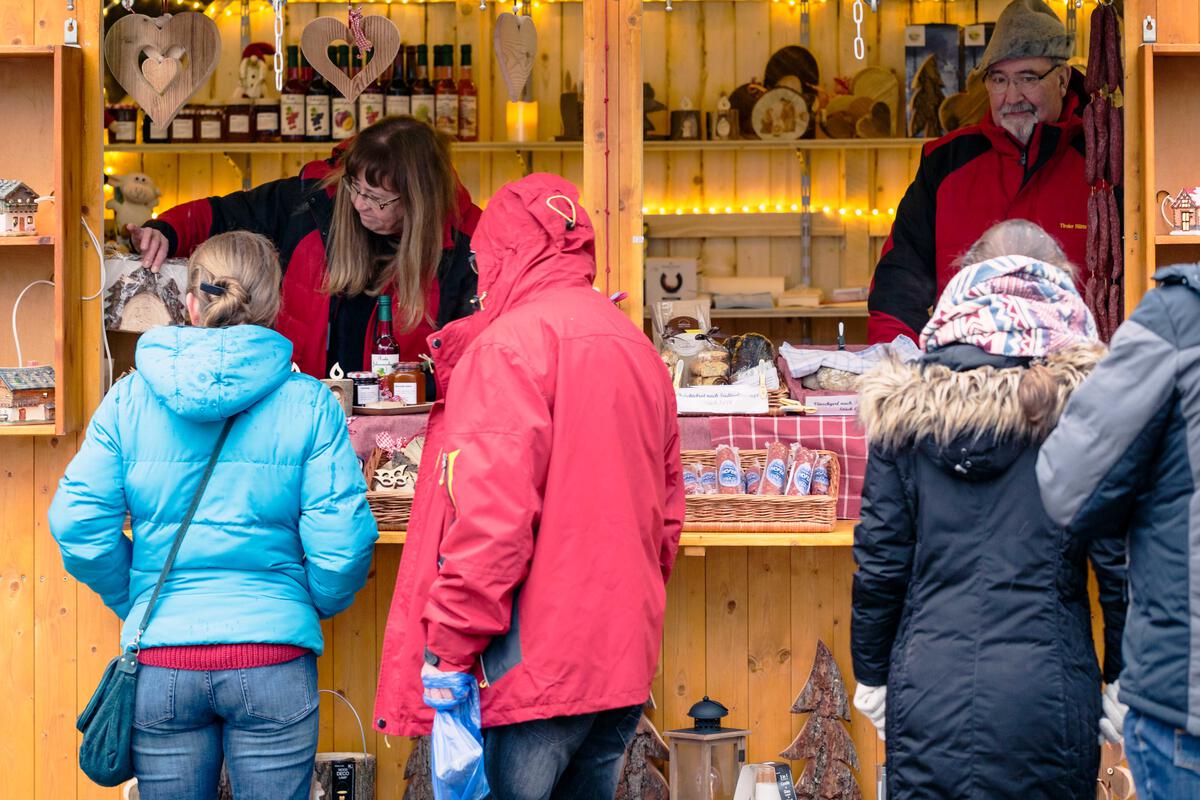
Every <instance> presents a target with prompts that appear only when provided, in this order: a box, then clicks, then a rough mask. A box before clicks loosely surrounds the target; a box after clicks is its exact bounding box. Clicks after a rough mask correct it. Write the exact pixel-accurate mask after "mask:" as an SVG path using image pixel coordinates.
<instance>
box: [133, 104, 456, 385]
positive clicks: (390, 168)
mask: <svg viewBox="0 0 1200 800" xmlns="http://www.w3.org/2000/svg"><path fill="white" fill-rule="evenodd" d="M479 213H480V212H479V209H478V208H477V207H475V206H474V205H473V204H472V203H471V198H470V196H469V195H468V194H467V191H466V189H464V188H463V187H462V185H461V184H460V183H458V180H457V178H456V176H455V173H454V168H453V166H452V165H451V163H450V145H449V142H448V140H447V139H446V137H445V136H444V135H443V134H440V133H438V132H437V131H435V130H434V129H433V128H431V127H430V126H429V125H426V124H425V123H423V122H420V121H418V120H416V119H413V118H411V117H390V118H388V119H384V120H381V121H380V122H377V123H375V124H374V125H372V126H370V127H369V128H366V129H365V130H363V131H362V132H361V133H360V134H358V136H356V137H355V138H354V139H353V140H351V141H350V143H349V144H348V146H346V148H345V150H340V149H339V150H336V151H335V152H334V155H333V157H332V158H330V159H328V160H325V161H313V162H310V163H308V164H306V165H305V166H304V168H303V169H301V171H300V174H299V175H298V176H296V177H292V178H284V179H281V180H277V181H271V182H270V183H265V184H263V185H262V186H258V187H256V188H254V189H251V190H250V191H246V192H234V193H233V194H230V195H226V196H224V197H209V198H207V199H205V200H197V201H194V202H190V203H184V204H183V205H180V206H176V207H175V208H172V209H169V210H167V211H165V212H163V213H162V214H160V215H159V216H158V219H156V220H153V221H150V222H147V223H145V225H144V226H141V227H138V226H130V229H129V234H130V239H131V241H132V242H133V244H134V247H136V248H137V249H138V251H139V252H140V253H141V254H142V258H143V261H144V262H145V263H146V264H147V265H148V266H150V267H151V268H152V269H158V267H159V265H161V264H162V262H163V260H164V259H165V258H167V257H169V256H170V257H175V256H179V257H186V256H188V255H190V254H191V252H192V251H193V250H194V249H195V248H196V246H197V245H199V244H200V243H201V242H203V241H204V240H206V239H208V238H209V237H210V236H215V235H217V234H219V233H224V232H225V231H231V230H248V231H253V232H255V233H260V234H262V235H264V236H266V237H267V238H268V239H270V240H271V241H272V242H273V243H274V245H275V247H276V248H277V249H278V250H279V254H280V261H281V262H282V263H283V270H284V273H283V306H282V308H281V309H280V311H279V319H278V321H277V322H276V323H275V330H277V331H279V332H280V333H282V334H283V335H284V336H286V337H287V338H288V339H289V340H291V342H292V346H293V348H294V351H295V354H294V358H295V361H296V364H297V365H299V367H300V369H301V370H302V371H303V372H305V373H307V374H309V375H313V376H315V377H318V378H323V377H326V376H327V375H328V374H329V370H330V368H331V367H332V366H333V365H334V364H339V365H340V366H341V368H342V370H343V371H345V372H353V371H357V370H362V369H370V367H371V364H370V360H371V357H370V354H371V349H372V346H373V344H374V331H375V318H376V307H377V303H376V299H377V297H378V296H379V295H385V294H386V295H389V296H390V297H391V298H392V301H393V307H394V309H395V312H394V314H393V319H394V320H395V321H396V323H397V337H396V338H397V342H398V344H399V346H400V359H401V360H402V361H417V360H418V358H419V357H420V356H421V355H422V354H424V353H426V349H425V339H426V337H427V336H428V335H429V334H431V333H433V331H434V330H435V329H438V328H441V327H443V326H444V325H446V323H448V322H450V321H451V320H455V319H459V318H460V317H464V316H467V315H468V314H470V313H471V311H472V310H473V309H472V307H471V298H472V297H474V295H475V284H476V276H475V271H474V268H473V266H472V264H471V239H470V237H471V234H472V233H473V232H474V230H475V224H476V223H477V222H478V221H479Z"/></svg>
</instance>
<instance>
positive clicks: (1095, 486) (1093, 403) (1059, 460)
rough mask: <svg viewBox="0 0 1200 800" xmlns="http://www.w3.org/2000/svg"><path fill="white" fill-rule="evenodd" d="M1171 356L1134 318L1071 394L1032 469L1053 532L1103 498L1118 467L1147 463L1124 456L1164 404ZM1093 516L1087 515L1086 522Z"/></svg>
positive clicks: (1168, 390)
mask: <svg viewBox="0 0 1200 800" xmlns="http://www.w3.org/2000/svg"><path fill="white" fill-rule="evenodd" d="M1175 355H1176V351H1175V347H1174V346H1173V345H1172V344H1171V343H1170V342H1168V341H1166V340H1165V339H1163V338H1162V337H1161V336H1159V335H1158V334H1157V333H1155V332H1154V331H1152V330H1150V329H1149V328H1147V327H1145V326H1144V325H1142V324H1140V323H1139V322H1138V321H1137V319H1136V315H1135V317H1134V318H1131V319H1129V320H1128V321H1126V322H1125V324H1124V325H1122V326H1121V328H1120V330H1118V331H1117V335H1116V336H1114V337H1113V341H1112V349H1111V351H1110V352H1109V354H1108V356H1107V357H1105V359H1104V360H1103V361H1101V362H1100V364H1099V365H1098V366H1097V367H1096V370H1095V371H1094V372H1093V373H1092V374H1091V376H1089V377H1088V379H1087V380H1086V381H1084V382H1083V384H1082V385H1081V386H1080V387H1079V388H1078V389H1077V390H1076V391H1075V394H1074V395H1073V396H1072V397H1071V400H1070V401H1069V402H1068V404H1067V408H1066V411H1065V412H1063V416H1062V418H1061V419H1060V420H1059V422H1058V426H1057V427H1056V428H1055V430H1054V432H1053V433H1052V434H1051V435H1050V437H1049V438H1048V439H1047V440H1046V442H1045V444H1044V445H1042V449H1041V452H1040V453H1039V455H1038V462H1037V477H1038V485H1039V487H1040V488H1041V493H1042V502H1043V504H1044V505H1045V506H1046V512H1047V513H1048V514H1049V515H1050V518H1051V519H1052V520H1054V521H1055V522H1056V523H1057V524H1059V525H1063V526H1072V525H1073V524H1077V523H1078V522H1079V520H1078V517H1079V515H1080V512H1081V511H1083V510H1084V506H1085V504H1087V503H1088V501H1089V500H1090V499H1091V498H1093V497H1096V496H1098V494H1099V493H1104V492H1103V489H1104V486H1103V483H1104V481H1105V479H1106V478H1108V477H1109V476H1112V475H1113V474H1114V473H1113V469H1114V467H1116V466H1118V463H1120V466H1121V470H1122V471H1124V470H1126V469H1128V470H1136V469H1138V468H1139V466H1140V465H1139V464H1136V463H1134V462H1133V461H1131V460H1130V459H1131V458H1132V459H1135V460H1136V458H1139V457H1149V455H1150V454H1149V453H1144V454H1138V453H1130V452H1129V451H1130V445H1131V444H1132V443H1133V442H1134V441H1135V440H1136V439H1137V438H1138V436H1140V435H1141V434H1142V432H1143V429H1144V428H1145V427H1146V426H1147V425H1148V424H1149V423H1150V421H1151V420H1152V419H1153V418H1154V417H1155V416H1156V414H1157V412H1158V411H1159V409H1160V408H1161V407H1162V405H1163V403H1165V402H1166V401H1167V400H1168V399H1169V398H1170V396H1171V392H1172V390H1173V387H1174V384H1175V371H1176V358H1175ZM1105 494H1107V493H1105ZM1115 499H1116V498H1115V497H1109V498H1108V501H1109V502H1111V501H1112V500H1115ZM1106 504H1107V503H1106ZM1098 510H1099V509H1089V516H1091V512H1094V511H1098Z"/></svg>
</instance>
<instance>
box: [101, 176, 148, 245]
mask: <svg viewBox="0 0 1200 800" xmlns="http://www.w3.org/2000/svg"><path fill="white" fill-rule="evenodd" d="M105 180H106V181H107V183H108V185H109V186H111V187H113V196H112V199H110V200H109V201H108V202H107V203H105V204H104V207H105V208H111V209H112V212H113V217H114V223H115V224H116V229H117V230H116V238H117V240H118V241H121V242H122V243H127V239H126V231H127V226H129V225H141V224H143V223H144V222H145V221H146V220H148V219H150V218H151V216H152V215H153V214H154V209H155V207H156V206H157V205H158V198H159V197H161V196H162V192H160V191H159V190H158V187H157V186H155V185H154V181H153V179H151V177H150V176H149V175H147V174H146V173H144V172H130V173H129V174H128V175H109V176H107V177H106V178H105Z"/></svg>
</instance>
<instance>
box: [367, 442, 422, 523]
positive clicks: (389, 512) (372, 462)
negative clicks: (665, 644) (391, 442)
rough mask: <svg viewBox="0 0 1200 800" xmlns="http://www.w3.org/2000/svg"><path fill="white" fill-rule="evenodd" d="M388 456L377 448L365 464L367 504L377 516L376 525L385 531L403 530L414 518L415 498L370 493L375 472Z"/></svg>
mask: <svg viewBox="0 0 1200 800" xmlns="http://www.w3.org/2000/svg"><path fill="white" fill-rule="evenodd" d="M386 457H387V455H386V454H385V453H384V451H383V450H381V449H379V448H378V447H376V448H375V449H374V450H372V451H371V455H370V456H369V457H368V458H367V461H366V463H365V464H363V477H364V478H366V479H367V488H368V491H367V504H368V505H369V506H371V513H372V514H374V515H375V524H377V525H378V526H379V527H380V528H381V529H383V530H403V529H404V528H406V527H408V519H409V517H410V516H412V504H413V496H412V495H411V494H408V493H407V492H377V491H370V487H371V481H372V480H374V477H375V470H377V469H379V464H380V462H382V461H383V460H384V459H385V458H386Z"/></svg>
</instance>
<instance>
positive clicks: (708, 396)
mask: <svg viewBox="0 0 1200 800" xmlns="http://www.w3.org/2000/svg"><path fill="white" fill-rule="evenodd" d="M675 404H676V406H678V410H679V413H680V414H712V415H714V416H720V415H725V414H766V413H767V411H768V408H769V406H768V403H767V393H766V392H765V391H763V390H762V389H761V388H759V387H757V386H689V387H687V388H683V389H676V390H675Z"/></svg>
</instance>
